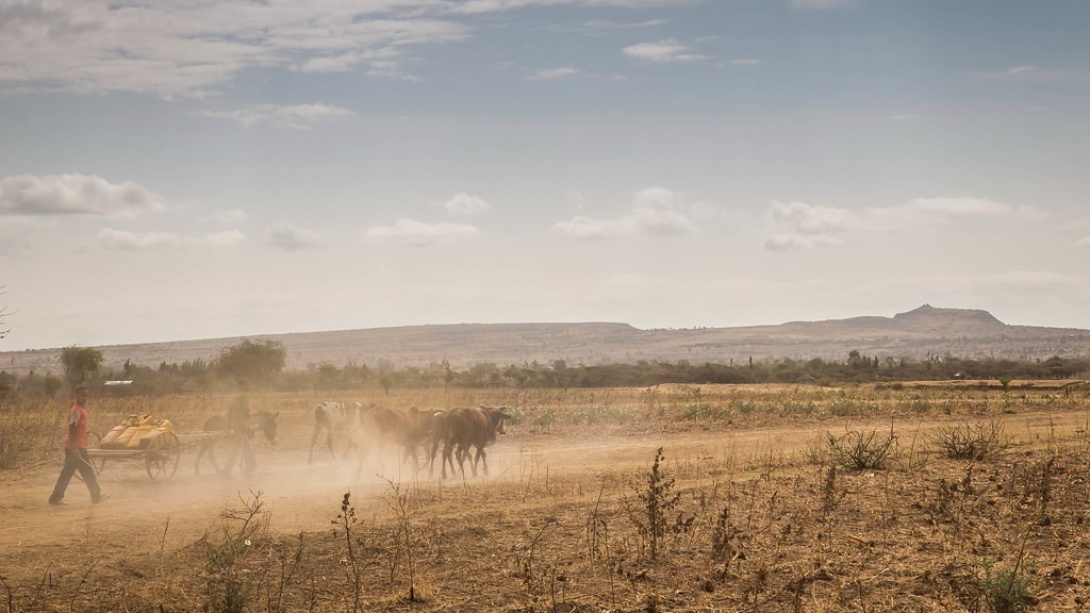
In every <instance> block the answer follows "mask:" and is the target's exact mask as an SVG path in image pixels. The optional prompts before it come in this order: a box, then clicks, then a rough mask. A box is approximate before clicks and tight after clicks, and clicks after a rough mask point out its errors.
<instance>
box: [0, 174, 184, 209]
mask: <svg viewBox="0 0 1090 613" xmlns="http://www.w3.org/2000/svg"><path fill="white" fill-rule="evenodd" d="M164 209H166V201H165V200H164V199H163V198H162V197H161V196H159V195H158V194H155V193H154V192H152V191H150V190H148V189H146V188H145V187H143V186H141V185H138V184H136V183H133V182H132V181H125V182H122V183H110V182H109V181H107V180H105V179H103V178H101V177H98V176H94V175H47V176H40V177H39V176H35V175H16V176H11V177H6V178H4V179H0V215H34V216H37V215H101V216H122V217H124V216H133V215H139V214H141V213H150V212H155V211H162V210H164Z"/></svg>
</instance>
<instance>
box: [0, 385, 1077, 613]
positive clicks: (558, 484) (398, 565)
mask: <svg viewBox="0 0 1090 613" xmlns="http://www.w3.org/2000/svg"><path fill="white" fill-rule="evenodd" d="M1019 394H1020V395H1018V396H1017V397H1016V398H1014V399H1013V400H1011V398H1010V396H1014V395H1015V392H1010V393H1009V394H1003V393H1001V392H996V391H985V390H979V389H977V390H960V389H958V390H951V389H949V388H946V389H934V390H932V389H927V390H922V389H914V388H909V387H906V388H903V389H901V390H889V389H874V388H869V387H859V388H850V389H824V388H813V387H806V386H802V387H796V386H762V387H759V388H746V387H736V386H701V387H689V386H660V387H658V388H653V389H607V390H524V391H517V390H495V391H485V392H463V391H457V392H450V393H443V392H442V391H439V390H402V391H398V390H393V391H392V392H391V394H390V396H388V397H385V396H382V395H381V393H378V394H375V393H368V394H363V393H361V394H360V395H359V396H358V397H352V396H348V397H345V398H338V399H341V400H354V399H357V398H358V399H361V400H364V399H366V400H375V401H378V402H381V403H383V404H387V405H389V406H409V405H416V406H419V407H421V408H439V407H446V406H457V405H475V404H494V405H506V406H509V407H512V408H513V410H515V411H516V412H517V414H518V415H519V423H518V424H517V425H516V426H513V427H512V430H513V433H512V434H510V435H508V436H513V437H516V438H515V439H514V441H516V442H515V443H509V442H508V441H505V440H502V439H501V441H500V443H498V444H497V449H498V448H499V447H500V446H502V445H512V446H521V448H522V449H523V450H524V451H523V453H521V454H520V455H519V456H518V458H517V459H516V460H514V461H513V464H514V468H513V469H511V470H508V471H506V472H504V473H503V474H501V475H500V476H498V477H495V478H492V479H488V480H485V479H481V480H469V481H466V482H457V481H453V482H447V483H440V482H437V481H431V480H426V479H420V480H411V479H410V480H406V481H400V482H388V483H383V484H379V485H378V486H376V487H375V488H373V490H372V495H371V496H367V497H361V498H359V499H357V498H356V497H353V499H352V500H351V501H350V502H349V503H348V504H350V505H351V511H352V522H353V523H352V524H351V526H350V529H351V535H350V538H351V539H352V540H351V541H350V542H351V544H352V546H354V547H355V549H352V550H351V552H350V547H349V545H348V544H347V543H346V534H345V531H344V530H345V528H346V524H345V523H344V513H345V512H346V511H347V510H348V508H347V507H342V506H341V505H342V502H345V501H342V499H341V497H339V496H338V497H331V498H330V499H329V500H326V501H321V502H324V503H326V504H325V505H324V506H325V508H327V509H328V511H327V512H326V514H325V515H324V516H323V517H321V518H319V520H321V521H324V522H327V523H328V522H335V523H339V525H340V526H341V527H340V530H335V528H336V526H335V525H333V523H330V524H329V526H330V527H329V529H328V530H324V531H310V532H306V533H287V534H285V533H281V532H278V531H277V528H276V523H277V518H276V513H275V511H274V512H273V513H272V515H271V518H270V521H269V522H268V528H263V529H262V530H260V531H251V532H245V534H247V535H248V538H246V539H243V540H239V538H237V535H239V534H243V533H244V532H243V530H242V529H241V528H234V529H233V528H232V527H231V525H230V522H228V523H227V525H223V526H220V527H218V528H217V527H215V526H209V528H208V532H207V533H206V535H205V537H204V538H203V539H199V540H197V541H191V542H189V543H187V544H183V545H182V546H178V547H164V546H163V543H161V542H159V540H158V539H157V538H156V537H155V535H147V538H148V539H150V541H151V542H150V543H148V544H147V546H145V547H143V548H139V547H137V548H133V549H132V550H131V551H117V550H110V551H107V552H104V551H102V550H99V551H97V552H95V553H91V552H87V551H83V552H73V551H63V550H61V551H58V550H56V549H53V548H47V549H45V550H44V551H39V552H38V553H27V552H24V553H22V554H20V555H21V556H22V557H21V558H20V559H19V560H18V565H16V562H17V561H16V560H14V559H13V558H11V557H7V556H4V557H0V577H3V581H2V582H0V611H3V610H5V607H6V610H7V611H9V612H10V611H64V610H79V611H199V610H227V607H225V606H223V605H222V604H221V602H222V598H223V594H224V592H223V588H224V585H211V584H210V581H213V580H215V579H216V577H221V578H222V577H225V576H228V575H226V574H224V572H223V565H222V564H221V565H220V566H219V567H214V566H213V565H212V563H213V562H215V561H216V559H213V557H212V556H211V555H210V552H222V551H224V549H225V547H226V546H227V545H228V544H230V545H231V547H232V548H231V549H230V553H231V558H230V560H229V562H230V566H229V570H230V575H229V577H230V581H231V582H232V583H231V586H233V587H234V588H235V589H237V590H240V591H237V592H235V594H236V595H239V594H241V595H244V597H245V603H244V604H245V606H244V607H243V608H241V609H237V610H245V611H346V610H349V611H350V610H361V611H379V610H383V611H395V610H406V611H543V612H544V611H550V612H556V611H562V612H565V613H568V612H573V611H579V612H590V611H830V612H832V611H966V612H978V611H996V610H1023V609H1019V608H1017V607H1018V606H1023V607H1029V608H1030V609H1031V610H1042V611H1046V610H1047V611H1077V610H1081V609H1083V608H1084V605H1085V600H1086V599H1087V597H1088V596H1087V595H1088V593H1090V568H1088V567H1087V566H1086V564H1085V560H1086V559H1087V556H1088V555H1090V536H1087V531H1086V525H1087V521H1088V520H1090V480H1088V479H1087V477H1086V475H1087V474H1088V473H1090V439H1088V438H1087V433H1086V427H1085V426H1086V423H1087V421H1088V418H1087V417H1086V415H1087V414H1088V412H1090V399H1088V398H1087V396H1086V394H1085V393H1067V394H1065V393H1064V392H1062V391H1060V392H1058V391H1056V390H1048V391H1043V390H1034V391H1032V392H1024V393H1022V392H1019ZM225 401H226V400H225V399H220V398H214V399H206V398H171V399H163V400H150V401H143V402H145V404H142V403H141V402H139V401H126V402H125V403H119V404H118V405H117V406H114V405H113V404H112V403H111V401H108V400H106V399H99V400H98V401H96V403H95V405H94V407H93V415H94V416H93V419H95V420H96V421H99V422H100V421H101V420H106V419H111V418H114V417H120V416H123V415H125V414H127V413H129V412H153V413H156V414H157V415H161V416H166V417H169V418H170V419H172V420H174V421H175V422H176V423H177V424H179V425H180V426H181V427H183V428H188V427H190V426H189V424H191V423H192V424H197V423H199V421H200V419H202V418H203V416H204V415H206V414H210V413H211V412H214V411H215V410H218V409H219V408H222V406H225V405H224V402H225ZM147 403H150V404H147ZM315 403H316V399H315V398H313V397H309V396H298V397H296V396H276V397H268V398H265V399H264V400H262V401H261V402H260V403H255V405H259V404H260V405H262V406H256V407H255V408H258V409H269V410H279V411H281V415H282V420H283V426H282V431H283V435H282V442H281V445H282V451H283V450H290V451H291V452H294V453H298V454H299V455H300V457H305V453H306V450H307V446H308V444H309V435H310V430H309V425H310V422H309V420H310V419H311V414H310V411H311V409H312V407H313V405H314V404H315ZM152 404H153V405H154V406H153V408H152V409H151V410H149V409H148V407H149V406H152ZM136 407H143V408H136ZM1014 415H1017V416H1018V419H1013V418H1012V417H1013V416H1014ZM1057 415H1059V416H1066V418H1067V419H1065V420H1064V421H1063V424H1064V425H1060V426H1057V425H1056V423H1057V421H1059V420H1058V419H1057V418H1056V417H1055V416H1057ZM1003 418H1008V419H1009V420H1010V421H1008V422H1007V425H1006V426H1005V430H1004V432H1005V434H1006V436H1007V439H1006V440H1007V441H1008V443H1009V444H1008V446H1007V447H1006V448H1005V451H1004V452H1003V453H996V454H987V455H985V456H983V458H981V459H978V460H976V461H973V460H960V459H956V458H950V457H946V454H944V453H942V450H941V449H938V448H936V447H935V446H934V444H933V442H932V439H931V437H930V436H929V435H930V433H931V432H934V431H936V429H937V428H940V427H942V426H943V425H948V424H968V423H973V421H972V420H982V421H983V423H992V422H993V420H999V419H1003ZM0 419H3V420H4V421H3V422H2V427H3V429H4V431H6V429H7V428H8V427H9V424H11V423H16V422H14V421H12V422H9V421H7V420H8V419H10V411H9V412H5V413H3V417H0ZM24 419H25V418H24ZM891 419H892V422H891ZM1053 420H1056V421H1053ZM43 423H46V422H43ZM108 423H112V422H108ZM891 423H895V424H898V425H899V429H898V436H897V444H896V445H895V446H894V447H893V448H892V449H890V450H889V455H888V456H887V458H886V459H887V461H886V468H885V469H884V470H863V471H852V470H844V469H843V468H841V467H840V466H837V465H836V462H835V461H834V460H835V453H834V452H835V451H836V450H835V448H830V446H829V445H828V443H827V440H828V438H829V436H830V435H831V434H835V435H839V434H840V433H843V432H845V431H846V428H850V429H851V430H852V431H856V432H859V433H863V434H865V433H867V432H872V431H876V432H877V433H878V434H879V435H881V436H882V437H884V435H885V433H887V432H889V429H890V424H891ZM52 426H55V423H51V424H50V427H52ZM44 427H45V426H43V428H44ZM789 431H795V432H796V434H795V435H794V436H795V438H796V439H798V440H803V439H805V440H806V441H807V442H806V443H805V444H801V445H794V444H786V443H782V444H781V443H777V442H776V441H777V440H779V439H772V440H768V441H765V439H763V438H761V436H762V435H764V434H766V433H767V434H768V435H769V436H773V437H775V436H781V435H783V433H784V432H789ZM739 432H744V433H747V435H748V436H752V437H753V439H752V440H755V441H758V442H759V444H754V445H741V444H738V445H732V444H731V443H729V442H719V443H716V444H709V443H707V442H705V441H706V440H716V439H715V436H716V433H722V434H723V435H724V436H725V435H728V434H735V433H739ZM588 433H591V434H593V438H592V439H591V440H590V441H587V440H586V439H584V438H579V439H578V440H577V437H583V436H585V435H586V434H588ZM36 436H44V434H37V435H36ZM611 437H617V439H616V440H650V441H658V440H667V441H671V442H674V444H675V447H674V448H672V447H671V444H668V443H667V444H663V445H662V446H663V448H664V449H663V454H664V458H663V460H662V462H661V465H660V466H659V470H660V471H661V474H660V475H659V479H660V480H663V479H669V480H671V490H670V492H671V493H677V494H678V495H679V496H678V497H677V499H676V505H671V506H669V509H668V510H669V514H668V515H664V516H663V517H662V518H659V519H662V520H663V521H666V522H667V526H673V525H675V524H673V523H671V522H674V521H675V520H679V521H684V520H688V519H691V524H690V525H688V526H687V527H686V528H685V529H677V530H674V529H663V530H661V532H659V533H658V535H659V538H660V539H661V540H659V541H658V542H657V543H656V551H655V555H654V556H653V559H652V556H650V555H648V553H649V552H648V549H647V535H646V527H645V526H644V527H641V525H640V523H639V522H638V521H634V518H633V516H632V508H633V507H632V503H633V501H636V503H637V505H638V504H641V503H640V501H641V500H642V501H646V496H647V493H648V489H647V488H648V477H649V474H650V473H651V471H652V468H653V462H654V459H655V458H654V454H653V453H651V454H647V453H646V452H642V451H641V452H634V453H633V454H632V455H631V456H628V455H625V454H624V452H622V451H621V450H619V449H617V450H613V452H612V455H610V456H609V461H608V462H604V463H599V462H595V461H593V460H580V461H576V462H572V463H564V462H561V461H559V460H558V459H557V457H558V456H557V455H555V454H549V453H548V452H549V450H550V448H551V447H552V446H554V445H570V448H571V452H572V453H576V451H577V450H579V449H581V448H583V447H584V446H585V444H586V443H589V442H593V441H603V440H604V441H610V440H614V439H612V438H611ZM701 437H704V438H701ZM709 437H710V438H709ZM698 438H699V440H700V441H702V442H700V443H699V444H695V443H694V445H695V446H694V447H686V448H685V451H684V452H682V449H681V448H680V446H681V445H683V444H684V441H686V440H693V441H696V440H697V439H698ZM747 440H748V439H747ZM760 441H764V442H760ZM694 449H695V450H696V451H694ZM562 455H563V453H561V456H562ZM642 504H644V505H645V506H646V502H644V503H642ZM253 506H254V505H253V500H252V499H250V500H240V501H237V502H236V503H233V506H232V505H229V506H228V513H226V514H225V517H232V515H231V513H230V509H234V510H235V515H233V517H238V516H247V515H246V513H245V512H243V513H241V514H239V513H238V511H239V510H240V509H241V510H242V511H245V510H246V509H251V510H252V509H253ZM339 513H340V517H339V516H338V514H339ZM225 521H227V520H225ZM251 525H253V524H251ZM260 525H262V526H265V525H266V524H260ZM164 532H165V529H164ZM239 543H244V544H243V545H241V546H240V545H239ZM350 553H351V555H350ZM221 561H222V560H221ZM89 567H90V570H88V568H89ZM216 570H218V571H219V572H220V574H218V575H216V574H215V573H214V571H216ZM1015 582H1017V584H1016V583H1015ZM357 586H358V587H357ZM212 588H215V589H212ZM1016 588H1024V593H1025V594H1027V595H1028V596H1029V599H1028V600H1011V599H1010V598H1011V596H1010V595H1012V594H1022V593H1023V592H1019V591H1017V590H1016ZM1004 596H1007V597H1008V599H1007V600H1003V597H1004ZM1019 598H1020V597H1019ZM217 599H218V600H217ZM231 602H232V603H237V601H231ZM232 606H235V605H234V604H232ZM1005 606H1008V607H1015V608H1006V609H1002V607H1005Z"/></svg>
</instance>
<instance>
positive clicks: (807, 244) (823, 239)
mask: <svg viewBox="0 0 1090 613" xmlns="http://www.w3.org/2000/svg"><path fill="white" fill-rule="evenodd" d="M843 244H844V243H843V242H842V241H841V240H839V239H837V238H834V237H832V236H826V235H824V234H816V235H802V234H777V235H775V236H771V237H769V238H768V239H766V240H765V243H764V246H765V249H768V250H769V251H812V250H814V249H820V248H824V247H840V246H841V245H843Z"/></svg>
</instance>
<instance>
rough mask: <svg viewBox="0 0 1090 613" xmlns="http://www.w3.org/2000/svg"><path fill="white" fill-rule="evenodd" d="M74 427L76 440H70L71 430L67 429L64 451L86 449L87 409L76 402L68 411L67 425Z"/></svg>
mask: <svg viewBox="0 0 1090 613" xmlns="http://www.w3.org/2000/svg"><path fill="white" fill-rule="evenodd" d="M73 424H75V426H76V430H75V432H76V440H74V441H73V440H71V439H72V436H71V434H72V429H71V428H69V429H68V434H67V435H65V437H64V448H65V449H84V448H86V447H87V407H85V406H83V405H82V404H80V403H78V402H73V403H72V408H71V409H69V411H68V425H69V426H72V425H73Z"/></svg>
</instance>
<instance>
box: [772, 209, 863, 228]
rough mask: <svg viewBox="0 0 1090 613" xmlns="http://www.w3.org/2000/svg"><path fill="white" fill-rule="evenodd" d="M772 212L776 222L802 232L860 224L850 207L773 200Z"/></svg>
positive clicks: (850, 226)
mask: <svg viewBox="0 0 1090 613" xmlns="http://www.w3.org/2000/svg"><path fill="white" fill-rule="evenodd" d="M771 214H772V219H773V220H774V221H775V222H778V223H782V224H784V225H786V226H787V227H789V228H791V229H792V230H794V231H795V232H798V233H801V234H823V233H827V232H840V231H844V230H849V229H852V228H853V227H858V226H859V225H860V221H859V220H858V218H857V217H856V215H855V214H854V213H852V212H851V211H849V210H848V209H842V208H835V207H828V206H822V205H820V204H807V203H805V202H789V203H787V204H784V203H781V202H773V203H772V212H771Z"/></svg>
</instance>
